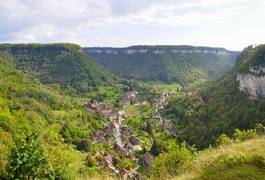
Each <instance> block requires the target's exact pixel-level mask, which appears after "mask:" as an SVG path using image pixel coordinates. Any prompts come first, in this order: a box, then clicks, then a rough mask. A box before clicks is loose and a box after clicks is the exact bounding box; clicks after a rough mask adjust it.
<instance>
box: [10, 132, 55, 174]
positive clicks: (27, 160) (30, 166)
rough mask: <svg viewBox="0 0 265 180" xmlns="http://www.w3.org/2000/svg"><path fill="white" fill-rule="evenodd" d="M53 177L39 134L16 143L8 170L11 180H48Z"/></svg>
mask: <svg viewBox="0 0 265 180" xmlns="http://www.w3.org/2000/svg"><path fill="white" fill-rule="evenodd" d="M51 175H52V172H50V167H49V164H48V161H47V157H46V155H45V153H44V149H43V147H42V146H41V144H40V143H39V141H38V136H37V134H32V135H29V136H26V137H25V138H23V139H22V140H20V141H18V142H17V143H16V146H15V147H14V149H13V150H12V152H11V155H10V159H9V164H8V168H7V176H8V177H9V178H10V179H35V178H48V177H50V176H51Z"/></svg>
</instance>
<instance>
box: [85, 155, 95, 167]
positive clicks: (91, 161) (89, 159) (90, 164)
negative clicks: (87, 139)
mask: <svg viewBox="0 0 265 180" xmlns="http://www.w3.org/2000/svg"><path fill="white" fill-rule="evenodd" d="M86 164H87V166H88V167H93V166H96V164H97V161H96V160H95V159H94V158H93V157H92V156H91V155H90V154H88V155H87V156H86Z"/></svg>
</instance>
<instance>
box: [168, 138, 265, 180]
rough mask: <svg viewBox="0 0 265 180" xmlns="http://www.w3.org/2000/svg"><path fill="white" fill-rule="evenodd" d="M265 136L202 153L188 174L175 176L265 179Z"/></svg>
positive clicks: (224, 179)
mask: <svg viewBox="0 0 265 180" xmlns="http://www.w3.org/2000/svg"><path fill="white" fill-rule="evenodd" d="M264 160H265V137H264V136H261V137H258V138H255V139H251V140H248V141H245V142H241V143H234V144H229V145H224V146H220V147H217V148H215V149H212V150H209V151H205V152H202V153H201V154H199V156H198V158H197V159H196V160H195V161H194V162H193V163H192V165H191V166H190V167H189V169H190V170H189V171H188V172H187V173H186V174H182V175H180V176H177V177H175V178H173V179H178V180H181V179H185V180H188V179H198V180H199V179H217V180H218V179H220V180H221V179H222V180H226V179H227V180H228V179H264V172H265V163H264Z"/></svg>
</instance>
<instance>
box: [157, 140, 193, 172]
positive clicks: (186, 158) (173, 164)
mask: <svg viewBox="0 0 265 180" xmlns="http://www.w3.org/2000/svg"><path fill="white" fill-rule="evenodd" d="M168 150H169V151H167V152H164V153H161V154H160V155H159V156H158V157H157V158H156V159H155V161H154V165H153V169H152V172H153V174H154V176H155V177H157V176H159V177H163V176H165V175H168V174H169V175H176V174H179V173H180V172H181V171H182V170H183V168H184V167H185V166H186V165H188V164H189V163H190V162H191V161H192V159H193V157H194V156H193V153H192V152H191V151H190V150H189V149H188V148H187V147H186V144H182V145H181V146H178V145H177V144H176V143H173V142H171V143H170V145H169V146H168Z"/></svg>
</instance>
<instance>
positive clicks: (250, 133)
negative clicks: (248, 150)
mask: <svg viewBox="0 0 265 180" xmlns="http://www.w3.org/2000/svg"><path fill="white" fill-rule="evenodd" d="M256 135H257V134H256V131H255V129H254V130H253V129H247V130H242V131H240V130H239V129H235V133H234V138H235V139H236V140H240V141H244V140H247V139H252V138H254V137H255V136H256Z"/></svg>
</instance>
